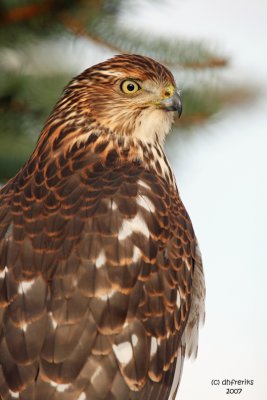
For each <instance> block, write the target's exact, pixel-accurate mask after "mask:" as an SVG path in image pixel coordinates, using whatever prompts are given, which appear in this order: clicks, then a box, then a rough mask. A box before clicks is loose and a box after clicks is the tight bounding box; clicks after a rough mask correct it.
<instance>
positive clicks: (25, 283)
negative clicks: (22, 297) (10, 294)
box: [18, 279, 35, 294]
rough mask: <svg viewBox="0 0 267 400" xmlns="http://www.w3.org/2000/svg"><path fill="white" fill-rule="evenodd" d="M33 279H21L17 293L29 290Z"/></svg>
mask: <svg viewBox="0 0 267 400" xmlns="http://www.w3.org/2000/svg"><path fill="white" fill-rule="evenodd" d="M34 282H35V280H34V279H32V280H31V281H22V282H20V284H19V290H18V292H19V294H23V293H24V294H26V293H27V292H28V291H29V290H31V288H32V286H33V284H34Z"/></svg>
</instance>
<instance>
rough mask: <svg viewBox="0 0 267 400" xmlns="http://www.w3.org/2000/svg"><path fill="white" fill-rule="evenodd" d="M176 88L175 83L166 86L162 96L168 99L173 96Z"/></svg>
mask: <svg viewBox="0 0 267 400" xmlns="http://www.w3.org/2000/svg"><path fill="white" fill-rule="evenodd" d="M174 90H175V88H174V86H173V85H167V86H165V88H164V89H163V93H162V98H163V99H167V98H169V97H171V96H173V94H174Z"/></svg>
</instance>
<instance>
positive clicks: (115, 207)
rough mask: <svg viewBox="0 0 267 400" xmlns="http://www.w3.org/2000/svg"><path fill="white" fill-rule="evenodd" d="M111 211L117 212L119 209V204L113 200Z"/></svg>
mask: <svg viewBox="0 0 267 400" xmlns="http://www.w3.org/2000/svg"><path fill="white" fill-rule="evenodd" d="M110 208H111V210H113V211H114V210H117V208H118V206H117V204H116V203H115V202H114V201H113V200H112V202H111V207H110Z"/></svg>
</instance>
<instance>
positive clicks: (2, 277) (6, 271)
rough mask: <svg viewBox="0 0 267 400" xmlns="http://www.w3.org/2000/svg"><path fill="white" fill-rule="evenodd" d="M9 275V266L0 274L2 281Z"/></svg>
mask: <svg viewBox="0 0 267 400" xmlns="http://www.w3.org/2000/svg"><path fill="white" fill-rule="evenodd" d="M7 273H8V269H7V266H5V268H4V269H3V271H1V272H0V279H4V278H5V276H6V274H7Z"/></svg>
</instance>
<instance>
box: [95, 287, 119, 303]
mask: <svg viewBox="0 0 267 400" xmlns="http://www.w3.org/2000/svg"><path fill="white" fill-rule="evenodd" d="M115 293H116V291H115V290H114V289H111V290H110V291H109V292H106V293H104V294H102V295H101V296H100V297H99V298H100V299H101V300H103V301H106V300H108V299H110V298H111V297H112V296H113V295H114V294H115Z"/></svg>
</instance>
